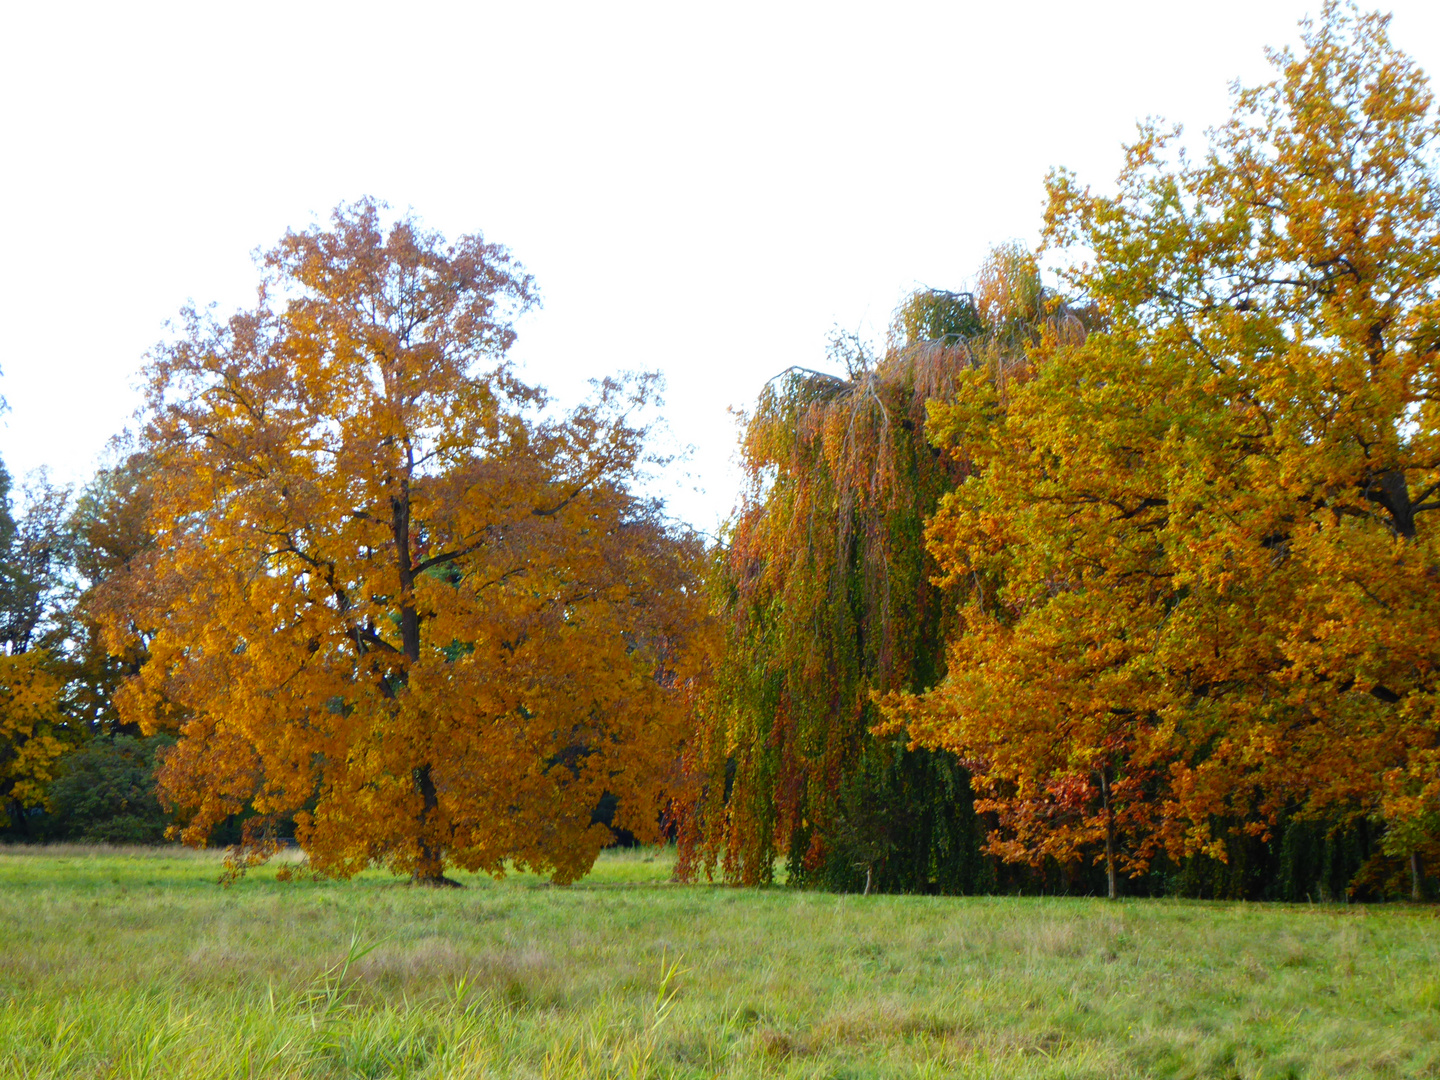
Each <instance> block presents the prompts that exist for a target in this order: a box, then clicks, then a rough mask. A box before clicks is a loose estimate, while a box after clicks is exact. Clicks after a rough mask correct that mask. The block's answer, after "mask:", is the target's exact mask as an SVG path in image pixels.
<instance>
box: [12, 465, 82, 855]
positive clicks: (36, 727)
mask: <svg viewBox="0 0 1440 1080" xmlns="http://www.w3.org/2000/svg"><path fill="white" fill-rule="evenodd" d="M25 496H26V497H25V501H24V504H23V505H22V507H21V510H20V516H19V520H18V521H17V520H16V518H15V515H14V512H13V511H12V508H11V500H10V477H9V473H8V472H7V471H6V470H5V467H4V465H3V464H0V806H3V807H4V810H5V813H6V817H7V819H8V821H9V824H10V827H11V828H12V829H13V830H14V831H15V832H16V833H18V834H20V835H22V836H23V835H27V834H28V831H29V830H28V826H27V819H28V816H29V813H30V811H32V810H33V809H34V808H36V807H40V806H43V805H44V803H45V791H46V786H47V785H48V784H49V782H50V781H51V780H52V779H53V778H54V776H55V769H56V763H57V761H58V760H59V758H60V757H61V755H62V754H63V753H64V752H65V751H66V749H67V748H68V746H69V740H68V739H67V737H66V732H65V730H64V724H63V717H62V715H61V712H60V702H61V696H62V690H63V680H62V679H61V678H60V677H59V676H58V675H57V674H56V672H55V670H54V666H55V665H54V664H53V662H52V657H51V653H50V651H49V649H47V648H45V647H44V646H45V645H47V644H53V642H51V641H47V640H45V637H46V635H45V634H44V631H45V630H46V629H48V628H49V627H48V624H49V623H50V622H51V621H52V620H50V618H49V616H50V615H51V614H52V613H53V612H52V610H51V605H50V603H49V601H51V600H52V599H53V594H54V593H55V592H56V591H57V589H58V588H59V577H60V570H61V566H62V564H63V557H62V551H63V547H64V532H63V528H62V527H61V526H62V524H63V509H64V503H65V499H66V493H65V492H64V491H63V489H56V488H54V487H53V486H51V485H50V484H48V483H47V482H46V479H45V477H44V476H43V475H41V476H37V477H34V478H33V479H32V482H31V483H29V484H27V485H26V492H25Z"/></svg>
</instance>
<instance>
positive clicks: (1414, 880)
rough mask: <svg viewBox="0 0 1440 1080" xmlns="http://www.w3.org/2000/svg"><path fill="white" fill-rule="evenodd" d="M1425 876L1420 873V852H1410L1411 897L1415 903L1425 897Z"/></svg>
mask: <svg viewBox="0 0 1440 1080" xmlns="http://www.w3.org/2000/svg"><path fill="white" fill-rule="evenodd" d="M1424 883H1425V879H1424V877H1422V876H1421V874H1420V852H1418V851H1412V852H1410V899H1411V900H1414V901H1415V903H1417V904H1418V903H1420V901H1422V900H1424V899H1425V890H1424V888H1423V885H1424Z"/></svg>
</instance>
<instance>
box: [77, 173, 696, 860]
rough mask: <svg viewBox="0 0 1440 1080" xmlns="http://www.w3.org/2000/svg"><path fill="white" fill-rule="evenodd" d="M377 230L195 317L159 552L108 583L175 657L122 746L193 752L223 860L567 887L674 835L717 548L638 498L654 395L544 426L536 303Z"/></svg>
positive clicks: (184, 799) (159, 367)
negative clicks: (701, 581) (599, 809)
mask: <svg viewBox="0 0 1440 1080" xmlns="http://www.w3.org/2000/svg"><path fill="white" fill-rule="evenodd" d="M381 211H382V208H381V207H380V206H378V205H377V204H375V203H373V202H368V201H367V202H362V203H359V204H357V205H354V206H348V207H341V208H340V209H338V210H337V211H336V212H335V214H334V216H333V220H332V223H331V225H330V227H329V228H320V227H315V228H312V229H310V230H307V231H305V232H291V233H287V234H286V236H285V237H284V238H283V239H282V240H281V242H280V243H279V245H277V246H276V247H275V248H274V249H273V250H271V251H270V252H269V253H268V254H267V255H266V256H265V257H264V267H265V269H266V271H267V273H266V277H265V281H264V283H263V285H262V287H261V289H260V293H259V302H258V304H257V306H256V307H255V308H254V309H252V310H249V311H245V312H241V313H239V314H237V315H236V316H234V317H233V318H231V319H229V320H228V321H227V322H224V323H215V322H213V321H211V320H209V319H207V318H205V317H204V316H202V315H201V314H200V313H198V312H195V311H188V312H187V313H186V316H185V320H184V324H183V326H182V327H181V330H180V333H179V335H178V337H177V338H176V340H174V341H173V342H172V343H170V344H167V345H164V346H162V347H160V348H158V349H157V350H156V351H155V352H154V354H153V355H152V357H151V361H150V365H149V368H148V380H149V397H148V402H149V404H148V411H147V419H146V425H145V428H144V432H143V436H142V449H143V451H144V453H145V454H147V455H148V456H149V458H150V459H151V460H152V461H153V480H152V487H151V491H150V500H151V505H150V511H149V525H150V529H151V530H152V531H153V534H154V537H155V539H154V544H153V550H152V551H151V552H150V554H149V555H148V556H147V558H146V559H145V560H144V562H143V563H141V564H138V565H136V566H134V567H132V572H130V573H128V574H126V575H123V576H122V575H116V576H112V577H111V578H110V579H108V585H107V587H102V589H101V595H100V596H99V598H98V602H97V605H96V610H98V611H99V612H100V613H101V615H102V617H103V618H104V619H105V620H106V621H107V627H108V630H109V633H110V635H111V647H112V649H113V650H120V649H124V648H128V647H133V645H134V640H135V634H136V631H137V628H138V627H145V628H149V630H148V631H147V633H148V640H147V641H146V645H148V654H149V658H148V661H147V662H146V663H144V665H143V666H142V667H141V668H140V670H139V672H138V673H137V674H136V675H134V676H133V677H131V678H130V679H129V680H128V681H127V683H126V684H125V686H124V687H123V688H122V689H121V690H120V692H119V693H118V695H117V704H118V707H119V712H120V716H121V718H122V719H126V720H133V721H135V722H138V723H139V724H140V726H141V727H143V728H144V730H145V731H146V732H147V733H148V732H150V731H153V730H156V729H171V730H174V731H175V732H177V733H178V735H179V741H178V743H177V744H176V746H175V747H174V749H173V750H172V751H171V752H170V753H169V754H168V756H166V758H165V760H164V764H163V766H162V770H161V783H162V787H163V791H164V793H165V795H166V797H167V798H168V799H169V800H170V801H171V802H172V803H173V804H175V805H176V806H177V807H179V808H181V810H182V811H183V813H184V814H185V815H186V816H187V817H188V824H187V825H186V828H185V832H184V835H185V837H186V838H187V839H188V840H191V841H196V842H198V841H201V840H203V839H204V838H205V837H206V835H208V833H209V832H210V830H211V829H213V828H214V827H215V826H216V825H217V824H218V823H219V822H221V821H222V820H223V819H225V818H226V817H227V816H229V815H231V814H233V813H235V812H237V811H238V810H239V809H240V808H241V807H242V806H244V805H247V804H249V805H253V807H254V808H255V810H256V811H258V815H257V816H256V817H255V818H253V819H251V821H250V823H249V833H248V837H247V839H248V841H249V842H250V843H251V844H252V846H255V845H262V844H263V840H264V829H265V826H266V823H267V822H273V821H274V820H275V819H276V818H277V817H279V816H282V815H289V816H293V818H294V821H295V823H296V834H297V837H298V838H299V839H300V841H301V843H302V844H304V845H305V847H306V848H307V850H308V851H309V853H310V861H311V864H312V866H313V867H314V868H316V869H317V870H320V871H323V872H326V873H331V874H339V875H349V874H352V873H354V872H356V871H358V870H360V869H362V868H364V867H365V866H366V865H368V864H370V863H371V862H376V861H378V862H382V863H385V864H386V865H389V866H390V867H392V868H393V869H394V870H396V871H397V872H402V873H408V874H411V875H413V876H414V878H415V879H416V880H418V881H421V882H439V881H441V880H443V870H444V868H445V866H447V865H453V866H460V867H464V868H467V869H472V870H474V869H484V870H487V871H491V872H496V873H499V872H503V870H504V868H505V867H506V866H507V865H514V866H528V867H531V868H534V869H536V870H542V871H547V872H551V873H553V874H554V875H555V877H556V879H557V880H560V881H567V880H570V879H572V878H574V877H575V876H577V875H579V874H581V873H583V872H584V871H585V870H586V869H588V868H589V866H590V864H591V862H592V861H593V859H594V857H595V855H596V853H597V852H598V850H599V849H600V847H601V846H603V845H604V844H605V843H606V842H608V841H609V839H610V838H611V833H610V831H609V830H608V829H607V828H605V827H604V826H602V825H596V824H593V823H592V820H591V813H592V810H593V808H594V807H595V806H596V805H597V804H598V802H599V800H600V798H601V796H602V795H603V794H605V793H606V792H609V793H611V794H612V795H614V796H615V797H616V798H617V800H618V809H617V814H616V822H617V824H618V825H621V826H623V827H625V828H628V829H630V830H632V831H633V832H635V833H636V835H638V836H642V837H653V836H654V835H655V834H656V828H657V820H658V815H659V812H660V810H661V809H662V807H663V805H664V802H665V798H666V777H667V774H668V773H669V771H670V770H671V769H672V767H673V764H674V756H675V752H676V751H675V747H676V746H677V745H678V743H679V741H680V736H681V725H682V723H683V710H682V690H683V686H682V684H683V682H684V679H685V675H686V672H685V667H684V665H685V662H686V661H685V654H684V646H685V644H686V641H687V636H688V635H689V634H690V633H691V632H692V631H693V628H694V626H695V625H696V624H697V620H698V618H699V612H698V609H697V606H696V598H697V596H698V593H697V590H696V589H695V588H694V583H693V574H694V569H695V565H696V559H697V558H698V554H699V553H698V545H697V543H696V542H695V541H693V540H691V539H689V538H687V537H685V536H683V535H678V534H676V533H675V532H674V531H673V530H672V529H671V528H669V527H668V526H667V525H666V523H665V522H664V521H663V519H662V518H661V517H660V514H659V511H658V508H657V507H656V506H655V505H654V504H652V503H650V502H647V501H646V500H644V499H642V498H641V497H640V496H638V495H637V494H636V493H635V491H634V484H635V482H636V480H637V477H638V476H639V475H640V473H641V472H642V470H643V469H644V467H645V460H646V459H645V451H644V440H645V434H646V432H645V429H644V428H643V427H641V426H637V425H636V424H635V423H634V422H633V421H632V419H631V416H632V414H634V413H635V412H636V411H637V410H641V409H643V408H644V407H645V406H646V405H647V403H648V402H649V401H650V400H651V399H652V397H653V395H654V391H655V384H654V379H653V378H652V377H640V378H636V379H633V380H631V381H629V382H614V381H606V382H604V383H601V384H599V386H598V387H597V389H596V394H595V396H594V398H593V400H591V401H590V402H589V403H587V404H584V405H582V406H580V407H579V408H577V409H576V410H574V411H573V412H571V413H569V414H568V415H563V416H559V417H550V418H546V417H545V416H542V415H541V413H540V408H541V406H543V405H544V397H543V395H542V393H541V392H540V391H538V390H536V389H534V388H532V387H530V386H527V385H525V384H523V383H522V382H520V381H519V380H518V379H517V378H516V377H515V375H514V373H513V372H512V371H511V370H510V368H509V367H508V366H507V364H506V363H505V353H506V351H507V349H508V348H509V346H510V344H511V342H512V341H513V339H514V329H513V318H514V317H515V315H516V314H517V313H519V312H521V311H523V310H525V309H526V308H527V307H529V306H531V305H532V304H534V303H535V302H536V292H535V287H534V284H533V282H532V281H531V279H530V277H529V275H527V274H526V273H525V272H524V270H523V269H522V268H521V267H520V266H519V265H518V264H517V263H516V262H515V261H514V260H513V259H512V258H511V257H510V255H509V254H508V252H506V251H505V250H504V249H503V248H501V247H499V246H497V245H494V244H490V243H487V242H486V241H485V240H483V239H482V238H481V237H479V236H466V237H462V238H460V239H459V240H458V241H456V242H455V243H453V244H448V245H447V244H446V243H445V242H444V241H443V239H442V238H441V237H439V236H438V235H436V234H434V233H432V232H429V231H426V230H425V229H423V228H422V227H421V226H420V225H419V224H418V223H417V222H416V221H414V220H413V219H412V218H408V217H404V218H401V219H399V220H398V221H396V222H395V223H394V224H393V225H391V226H390V227H389V228H388V229H386V228H384V227H383V226H382V221H381Z"/></svg>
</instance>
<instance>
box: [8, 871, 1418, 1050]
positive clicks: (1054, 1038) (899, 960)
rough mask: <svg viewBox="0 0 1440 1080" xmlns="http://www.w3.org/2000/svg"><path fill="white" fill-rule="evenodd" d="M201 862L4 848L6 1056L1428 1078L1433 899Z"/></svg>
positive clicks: (638, 873)
mask: <svg viewBox="0 0 1440 1080" xmlns="http://www.w3.org/2000/svg"><path fill="white" fill-rule="evenodd" d="M218 869H219V867H218V862H217V861H216V858H215V856H213V855H210V854H195V853H188V852H178V851H173V850H165V851H143V850H142V851H134V852H125V851H104V850H94V849H84V848H73V849H63V848H62V849H49V850H48V851H46V852H44V853H41V854H36V853H31V852H24V851H16V850H14V849H11V850H8V851H0V1075H3V1076H5V1077H12V1076H14V1077H52V1076H55V1077H58V1076H86V1077H109V1076H115V1077H163V1076H175V1077H262V1076H265V1077H332V1076H334V1077H339V1076H345V1077H351V1076H356V1077H389V1076H395V1077H452V1076H454V1077H471V1076H474V1077H485V1076H522V1077H582V1076H583V1077H611V1076H613V1077H641V1076H653V1077H709V1076H727V1077H731V1076H733V1077H739V1076H777V1077H877V1078H878V1077H942V1076H959V1077H972V1076H974V1077H1010V1076H1015V1077H1152V1076H1169V1077H1190V1076H1214V1077H1229V1076H1241V1077H1274V1076H1309V1077H1331V1076H1355V1077H1362V1076H1367V1077H1368V1076H1440V919H1437V918H1436V914H1437V911H1436V910H1435V909H1429V908H1405V907H1387V908H1362V907H1358V906H1356V907H1335V906H1329V907H1318V906H1317V907H1313V908H1312V907H1296V906H1291V907H1283V906H1257V905H1244V904H1219V903H1193V902H1183V901H1125V902H1121V903H1119V904H1108V903H1106V902H1104V901H1101V900H1056V899H1033V898H1030V899H1024V898H1015V899H1012V898H975V899H945V898H930V897H859V896H844V897H840V896H831V895H824V894H817V893H802V892H789V891H785V890H782V889H774V890H768V891H744V890H738V889H729V888H720V887H686V886H678V885H672V884H669V883H668V877H669V872H670V865H669V856H668V855H667V854H666V853H664V852H658V853H657V852H628V853H626V852H616V853H607V854H606V855H605V856H604V857H603V858H602V860H601V862H600V864H599V866H598V867H597V870H596V872H595V873H594V874H593V875H592V876H591V877H590V878H588V879H586V880H585V881H584V882H582V883H581V884H579V885H575V886H571V887H568V888H556V887H552V886H549V885H548V884H545V883H543V882H540V881H537V880H535V879H533V878H526V877H516V878H511V879H509V880H507V881H505V882H503V883H494V882H491V881H489V880H488V879H472V878H469V877H465V878H464V880H466V882H467V884H469V885H471V886H472V887H471V888H467V889H465V890H463V891H462V890H446V891H429V890H424V891H422V890H414V889H411V888H408V887H406V886H404V885H401V884H397V883H395V882H394V881H393V880H391V879H390V878H388V877H386V876H384V875H381V874H374V875H367V876H366V877H364V878H361V879H359V880H356V881H353V882H349V883H340V882H320V883H310V882H298V883H290V884H283V883H279V882H276V881H275V880H274V870H273V869H266V868H262V869H261V870H260V871H258V872H254V873H252V875H251V876H249V877H248V878H246V879H245V880H244V881H242V882H241V883H240V884H239V885H237V886H235V887H234V888H232V889H229V890H223V889H220V888H218V887H217V886H216V885H215V884H214V881H215V877H216V874H217V872H218ZM356 935H358V939H359V945H358V946H356V947H354V948H352V947H351V942H352V937H353V936H356ZM366 950H368V951H366ZM347 952H349V953H350V962H349V966H348V969H347V970H344V971H343V973H342V968H343V967H344V964H345V958H346V955H347Z"/></svg>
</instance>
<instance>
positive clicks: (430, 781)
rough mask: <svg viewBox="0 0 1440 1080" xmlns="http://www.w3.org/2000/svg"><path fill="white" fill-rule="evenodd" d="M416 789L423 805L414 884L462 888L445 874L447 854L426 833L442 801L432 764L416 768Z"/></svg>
mask: <svg viewBox="0 0 1440 1080" xmlns="http://www.w3.org/2000/svg"><path fill="white" fill-rule="evenodd" d="M414 775H415V789H416V790H417V791H419V792H420V798H421V800H422V807H421V810H420V858H419V861H417V862H416V864H415V870H414V872H413V873H412V874H411V875H410V883H411V884H412V885H426V886H430V887H433V888H456V889H458V888H460V887H461V885H460V883H459V882H458V881H455V880H453V879H451V878H447V877H446V876H445V855H444V853H443V852H442V851H441V850H440V848H439V847H438V846H437V845H435V844H434V843H432V842H431V840H430V838H429V837H428V836H426V835H425V827H426V826H427V825H428V824H429V823H430V815H431V814H433V813H434V812H435V809H436V807H438V806H439V805H440V801H439V799H438V798H436V795H435V780H434V778H433V777H432V776H431V775H430V765H429V764H428V763H426V764H424V765H421V766H420V767H419V768H417V769H416V770H415V774H414Z"/></svg>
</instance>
